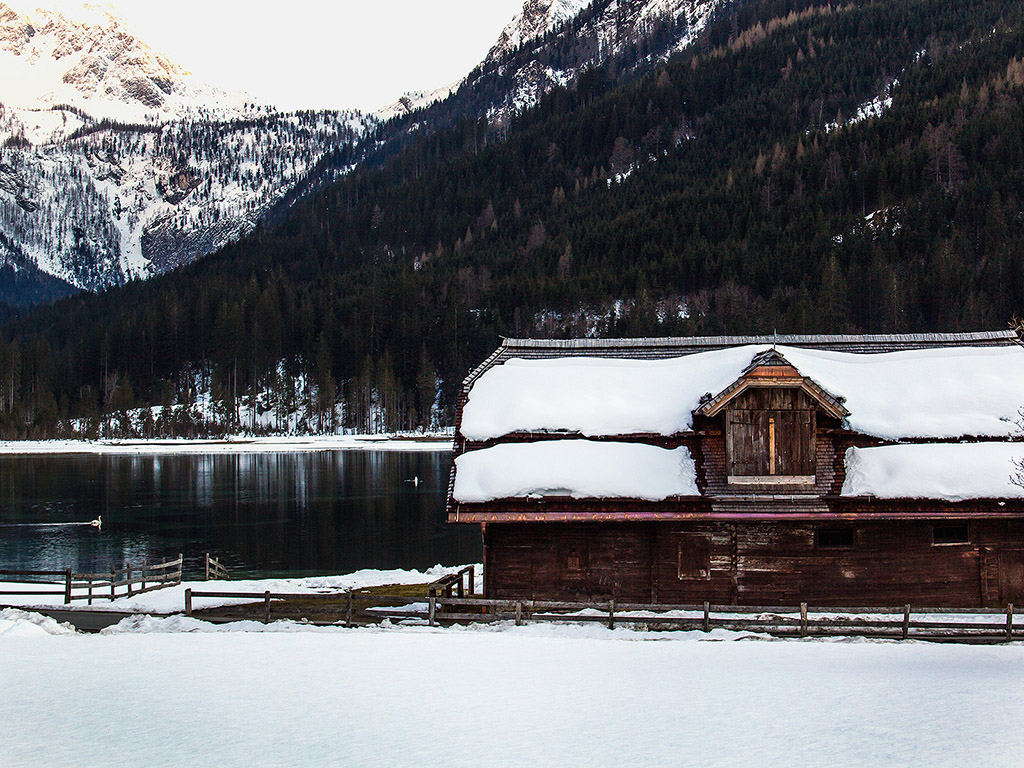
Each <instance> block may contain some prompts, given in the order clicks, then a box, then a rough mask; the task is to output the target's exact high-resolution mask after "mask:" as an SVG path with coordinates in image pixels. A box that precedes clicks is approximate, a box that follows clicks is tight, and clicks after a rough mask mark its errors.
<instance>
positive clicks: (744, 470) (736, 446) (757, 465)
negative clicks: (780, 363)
mask: <svg viewBox="0 0 1024 768" xmlns="http://www.w3.org/2000/svg"><path fill="white" fill-rule="evenodd" d="M772 400H773V401H774V402H775V403H776V404H780V401H781V404H786V403H785V396H784V395H781V393H779V392H775V393H773V397H772ZM792 402H793V404H794V405H796V404H797V403H798V402H799V401H798V400H797V397H796V396H795V395H794V397H793V399H792ZM814 432H815V412H814V410H812V409H807V408H796V407H793V408H770V409H768V408H765V409H753V408H733V409H729V410H728V411H726V447H727V454H728V462H729V479H730V482H745V481H749V482H754V480H753V479H755V478H763V479H766V480H767V481H776V482H781V481H782V480H783V479H784V478H791V479H793V481H794V482H806V481H807V480H808V479H812V478H813V476H814V472H815V469H814V463H815V445H814ZM748 479H749V480H748ZM811 481H812V482H813V480H811Z"/></svg>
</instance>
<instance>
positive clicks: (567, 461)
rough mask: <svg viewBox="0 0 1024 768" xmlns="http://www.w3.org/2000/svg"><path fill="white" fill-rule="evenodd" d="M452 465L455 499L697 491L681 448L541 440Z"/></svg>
mask: <svg viewBox="0 0 1024 768" xmlns="http://www.w3.org/2000/svg"><path fill="white" fill-rule="evenodd" d="M455 465H456V467H457V469H458V471H457V472H456V475H455V499H456V501H460V502H462V503H474V502H485V501H493V500H495V499H508V498H523V497H539V496H571V497H573V498H574V499H602V498H604V499H614V498H619V499H621V498H626V499H647V500H650V501H663V500H664V499H667V498H669V497H671V496H699V495H700V492H699V491H698V490H697V468H696V465H695V464H694V463H693V458H692V457H691V456H690V451H689V449H687V448H677V449H675V450H666V449H664V448H658V447H657V446H653V445H637V444H630V443H597V442H591V441H588V440H550V441H548V440H545V441H542V442H536V443H517V444H509V445H496V446H494V447H493V448H486V449H484V450H481V451H470V452H469V453H465V454H463V455H462V456H459V457H458V458H457V459H456V460H455Z"/></svg>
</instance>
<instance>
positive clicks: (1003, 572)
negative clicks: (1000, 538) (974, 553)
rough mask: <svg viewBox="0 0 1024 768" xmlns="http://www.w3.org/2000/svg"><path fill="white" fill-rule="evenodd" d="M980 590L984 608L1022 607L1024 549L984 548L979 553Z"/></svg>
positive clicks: (1023, 600) (1023, 598) (1023, 597)
mask: <svg viewBox="0 0 1024 768" xmlns="http://www.w3.org/2000/svg"><path fill="white" fill-rule="evenodd" d="M981 588H982V598H983V600H984V602H985V605H986V606H989V607H997V606H998V607H1002V606H1004V605H1006V604H1007V603H1013V604H1014V605H1024V549H996V548H989V547H986V548H985V549H984V550H983V551H982V553H981Z"/></svg>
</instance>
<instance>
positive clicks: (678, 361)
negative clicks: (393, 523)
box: [447, 331, 1024, 608]
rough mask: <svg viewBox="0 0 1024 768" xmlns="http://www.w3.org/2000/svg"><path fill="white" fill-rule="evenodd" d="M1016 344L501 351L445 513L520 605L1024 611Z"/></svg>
mask: <svg viewBox="0 0 1024 768" xmlns="http://www.w3.org/2000/svg"><path fill="white" fill-rule="evenodd" d="M1021 406H1024V347H1022V346H1021V344H1020V339H1018V337H1017V336H1016V335H1015V334H1014V333H1013V332H1011V331H1006V332H987V333H972V334H928V335H898V336H895V335H890V336H778V337H716V338H671V339H632V340H590V339H588V340H569V341H538V340H506V341H504V342H503V343H502V345H501V347H500V348H499V349H498V350H497V351H496V352H495V353H494V354H493V355H492V356H491V357H490V358H489V359H488V360H486V361H485V362H484V363H483V364H482V365H481V366H480V367H479V368H477V369H476V370H475V371H473V373H472V374H471V375H470V376H469V377H468V378H467V379H466V380H465V384H464V388H463V391H462V394H461V397H460V402H459V409H458V419H457V431H456V438H455V456H456V458H455V464H454V467H453V470H452V478H451V483H450V487H449V493H448V510H447V511H448V520H449V522H450V523H454V524H472V525H480V526H481V528H482V531H483V540H484V573H485V593H486V596H487V597H489V598H493V599H509V600H585V601H594V600H608V599H614V600H616V601H629V602H651V603H672V604H695V603H700V602H703V601H710V602H711V603H714V604H718V605H796V604H799V603H801V602H806V603H810V604H812V605H817V606H837V607H838V606H863V605H903V604H911V603H912V604H914V605H917V606H929V607H961V608H968V607H995V606H1002V605H1005V604H1007V603H1017V604H1018V605H1020V604H1024V488H1022V487H1021V486H1020V485H1019V484H1017V483H1016V482H1015V481H1014V479H1013V478H1014V474H1015V471H1016V468H1017V466H1018V463H1019V462H1021V461H1022V460H1024V442H1021V438H1020V425H1019V423H1018V421H1019V418H1020V417H1019V409H1020V408H1021Z"/></svg>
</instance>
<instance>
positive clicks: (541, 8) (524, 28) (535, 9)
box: [485, 0, 592, 62]
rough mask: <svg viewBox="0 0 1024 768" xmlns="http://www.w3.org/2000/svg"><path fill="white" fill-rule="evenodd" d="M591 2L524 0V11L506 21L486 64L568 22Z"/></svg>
mask: <svg viewBox="0 0 1024 768" xmlns="http://www.w3.org/2000/svg"><path fill="white" fill-rule="evenodd" d="M591 2H592V0H526V2H525V3H524V4H523V10H522V11H520V12H519V13H518V14H516V16H515V17H514V18H513V19H512V21H510V22H509V24H508V26H506V27H505V29H504V30H503V31H502V33H501V35H500V36H499V37H498V41H497V42H496V43H495V44H494V47H493V48H491V51H490V53H488V54H487V59H486V60H485V61H488V62H491V61H497V60H498V59H500V58H501V57H502V56H504V55H506V54H508V53H511V52H512V51H514V50H516V49H517V48H519V46H521V45H522V44H523V43H527V42H529V41H530V40H534V39H536V38H538V37H541V36H542V35H544V34H546V33H547V32H550V31H551V30H553V29H555V28H556V27H557V26H559V25H560V24H563V23H565V22H566V21H569V20H570V19H573V18H575V17H576V15H577V14H578V13H579V12H580V11H582V10H583V9H584V8H586V7H587V6H588V5H590V4H591Z"/></svg>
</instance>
